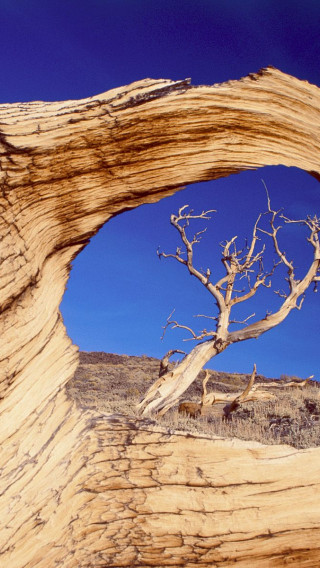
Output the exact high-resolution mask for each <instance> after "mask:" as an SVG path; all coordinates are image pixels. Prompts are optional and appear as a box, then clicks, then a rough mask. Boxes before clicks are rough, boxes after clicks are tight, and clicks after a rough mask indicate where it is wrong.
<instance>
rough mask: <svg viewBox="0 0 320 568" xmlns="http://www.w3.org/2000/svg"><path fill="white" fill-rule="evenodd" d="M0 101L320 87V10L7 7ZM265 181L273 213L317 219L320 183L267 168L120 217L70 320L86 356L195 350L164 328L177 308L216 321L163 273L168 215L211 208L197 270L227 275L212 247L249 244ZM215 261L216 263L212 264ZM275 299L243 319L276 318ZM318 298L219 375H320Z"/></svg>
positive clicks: (103, 237)
mask: <svg viewBox="0 0 320 568" xmlns="http://www.w3.org/2000/svg"><path fill="white" fill-rule="evenodd" d="M0 18H1V20H0V21H1V36H0V43H1V49H0V62H1V79H2V81H1V86H2V88H1V91H0V102H16V101H29V100H59V99H60V100H64V99H70V98H77V99H78V98H82V97H87V96H90V95H95V94H97V93H99V92H103V91H106V90H108V89H110V88H113V87H117V86H120V85H125V84H128V83H130V82H132V81H136V80H138V79H142V78H145V77H153V78H170V79H183V78H185V77H191V78H192V83H193V84H212V83H217V82H222V81H225V80H228V79H238V78H240V77H242V76H244V75H246V74H248V73H250V72H254V71H257V70H258V69H260V68H261V67H265V66H267V65H269V64H272V65H274V66H276V67H278V68H279V69H281V70H282V71H285V72H287V73H290V74H292V75H295V76H297V77H299V78H301V79H307V80H308V81H310V82H312V83H315V84H317V85H320V39H319V38H320V34H319V29H320V3H319V0H314V1H312V0H305V1H304V2H301V1H300V0H299V1H298V0H288V1H286V0H277V1H275V0H268V1H267V0H259V1H257V0H255V1H245V0H233V1H228V0H224V1H221V0H219V1H218V0H170V1H169V0H64V1H61V0H59V1H58V0H0ZM261 178H263V179H264V180H265V181H266V183H267V185H268V188H269V192H270V195H271V198H272V201H273V203H274V205H275V207H280V206H282V205H283V206H284V207H286V212H287V213H288V215H291V216H298V217H301V215H302V214H306V213H308V212H310V213H317V214H319V210H320V192H319V184H318V182H317V181H316V180H314V179H313V178H311V177H310V176H308V175H307V174H305V173H304V172H300V171H297V170H295V169H286V168H264V169H263V170H259V171H257V172H250V173H248V172H246V173H243V174H239V175H237V176H232V177H231V178H227V179H224V180H218V181H215V182H209V183H206V184H198V185H197V186H196V187H195V186H189V188H187V189H186V190H185V191H184V192H180V193H178V194H176V195H175V196H173V197H172V198H168V199H165V200H162V201H161V202H160V203H159V204H157V205H152V206H143V207H140V208H138V209H136V210H134V211H131V212H128V213H126V214H124V215H121V216H119V217H117V218H115V219H113V220H112V221H111V222H110V223H108V224H107V225H106V226H105V227H104V228H103V229H102V230H101V231H100V233H99V234H98V235H97V236H96V237H95V238H94V239H93V240H92V242H91V244H90V245H89V246H88V247H87V249H85V251H83V253H82V254H81V255H80V256H79V257H78V258H77V259H76V260H75V262H74V268H73V271H72V274H71V278H70V281H69V284H68V290H67V292H66V294H65V297H64V300H63V304H62V312H63V315H64V319H65V324H66V326H67V330H68V332H69V334H70V335H71V337H72V338H73V340H74V342H75V343H77V344H78V345H79V346H80V348H81V349H83V350H104V351H113V352H117V353H128V354H143V353H145V354H148V355H155V356H161V355H162V354H163V353H164V352H165V351H166V350H168V349H170V348H173V347H180V348H181V347H182V346H184V347H185V348H188V349H190V348H191V346H192V343H191V342H187V343H182V342H181V338H182V334H181V333H178V332H177V331H176V330H175V331H172V332H170V331H168V332H167V335H166V340H165V341H164V342H161V341H160V336H161V326H162V325H163V324H164V322H165V320H166V317H167V316H168V314H169V313H170V311H171V310H172V308H174V307H175V308H176V317H177V319H179V321H180V322H181V323H186V324H188V323H189V324H190V323H192V324H194V323H197V321H195V320H193V319H192V314H193V313H199V312H203V311H205V312H206V313H208V314H209V313H213V311H214V306H213V305H212V302H211V300H210V298H208V299H207V298H206V293H205V291H203V290H201V286H200V284H198V283H197V282H196V281H193V280H192V279H191V277H190V276H188V275H187V274H186V273H185V271H184V270H183V267H180V266H176V265H175V264H174V262H173V261H171V262H170V261H161V262H159V260H158V258H157V256H156V249H157V246H158V245H161V247H162V248H163V249H164V250H165V251H167V252H170V250H174V248H175V246H176V243H177V240H176V235H175V233H174V229H172V228H171V227H170V224H169V216H170V213H171V212H174V211H176V210H177V209H178V208H179V207H180V206H181V205H183V204H185V203H189V204H190V205H192V206H193V207H194V208H199V209H201V210H202V209H203V208H205V209H206V208H210V209H212V208H214V209H218V213H217V214H215V215H214V217H213V220H212V223H211V225H210V230H209V231H208V235H207V239H204V241H203V244H202V249H199V254H200V251H201V265H202V266H203V265H205V264H206V259H208V263H209V264H210V265H211V266H212V267H214V266H220V264H221V263H220V260H219V250H218V248H217V246H216V243H217V242H219V241H221V240H222V239H224V238H229V237H231V236H233V235H234V234H237V235H239V238H240V236H243V237H245V236H246V235H248V234H249V233H250V231H251V225H252V223H253V222H254V220H255V218H256V216H257V214H258V212H259V211H260V210H264V209H265V195H264V190H263V186H262V183H261ZM305 236H306V235H305V234H303V231H302V232H301V233H298V234H297V232H296V231H291V232H290V233H289V236H288V238H287V240H286V245H285V246H286V247H288V250H292V255H291V256H292V257H294V258H295V260H296V265H297V266H299V267H301V270H302V267H303V266H305V264H306V262H307V259H308V258H309V256H308V254H309V255H310V254H311V252H310V251H309V250H308V248H307V246H306V243H305ZM215 259H216V260H215ZM275 300H276V298H274V297H273V296H271V295H270V294H269V295H268V294H267V295H266V296H264V295H263V294H261V297H259V305H258V304H257V305H254V306H253V307H252V306H251V305H248V308H247V309H248V311H247V314H249V313H251V312H252V311H259V310H260V311H261V313H262V315H264V314H265V312H266V310H267V309H272V308H274V307H275ZM319 316H320V302H319V294H312V293H310V294H308V296H307V298H306V300H305V303H304V306H303V308H302V310H301V311H300V312H298V311H295V312H294V313H292V314H291V315H290V316H289V318H288V319H287V320H286V322H285V323H283V324H282V325H281V326H279V327H278V328H277V329H275V330H273V331H270V332H269V333H267V334H266V335H264V336H263V337H261V338H260V339H259V340H257V341H256V340H251V341H247V342H245V343H242V344H238V345H235V346H231V347H230V348H229V349H227V350H226V351H225V352H224V353H223V354H222V355H220V356H219V357H217V358H216V359H215V360H213V361H212V364H211V365H210V366H211V367H212V368H216V369H220V370H227V371H243V372H248V371H250V369H251V367H252V364H253V362H256V363H257V365H258V371H259V372H261V373H264V374H266V375H268V376H279V375H280V374H281V373H286V374H290V375H299V376H306V375H308V374H310V373H315V375H316V376H317V378H320V377H319V363H318V361H319V357H318V350H319V347H318V345H319V331H320V317H319Z"/></svg>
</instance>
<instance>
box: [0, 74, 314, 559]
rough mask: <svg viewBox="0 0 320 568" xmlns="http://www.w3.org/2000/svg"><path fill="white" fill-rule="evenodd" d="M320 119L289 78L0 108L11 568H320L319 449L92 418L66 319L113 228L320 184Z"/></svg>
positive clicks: (174, 86) (4, 531) (2, 357)
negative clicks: (224, 194)
mask: <svg viewBox="0 0 320 568" xmlns="http://www.w3.org/2000/svg"><path fill="white" fill-rule="evenodd" d="M319 108H320V93H319V89H318V88H317V87H315V86H312V85H310V84H308V83H306V82H302V81H299V80H297V79H295V78H293V77H290V76H288V75H285V74H283V73H281V72H280V71H277V70H275V69H272V68H269V69H267V70H264V71H262V72H260V73H258V74H256V75H250V76H249V77H246V78H244V79H242V80H241V81H232V82H229V83H225V84H222V85H215V86H212V87H210V86H209V87H192V86H191V85H190V83H189V81H176V82H173V81H164V80H159V81H156V80H145V81H140V82H138V83H134V84H132V85H130V86H128V87H123V88H119V89H114V90H112V91H109V92H107V93H104V94H102V95H98V96H95V97H90V98H88V99H84V100H81V101H65V102H49V103H45V102H33V103H20V104H8V105H1V106H0V116H1V119H0V129H1V130H0V158H1V169H0V183H1V194H0V234H1V241H0V247H1V251H0V252H1V275H0V305H1V316H0V341H1V351H0V371H1V373H0V377H1V383H0V396H1V403H0V437H1V443H0V448H1V461H0V464H1V465H0V467H1V477H0V495H1V501H0V511H1V519H2V526H1V528H0V535H1V538H0V559H1V560H0V563H1V565H3V566H10V567H11V568H22V567H23V568H34V567H37V568H48V566H49V567H51V566H56V565H60V566H63V567H64V568H65V567H66V568H72V567H77V568H78V567H80V568H81V567H89V566H90V567H93V566H95V567H96V566H109V565H110V566H115V565H116V566H118V567H120V566H141V567H143V566H150V565H157V566H161V565H163V566H165V565H168V564H170V565H176V566H178V565H181V562H182V561H183V562H185V563H186V562H187V563H188V566H190V567H192V566H196V565H197V566H199V565H200V566H201V565H202V566H212V565H217V566H227V565H228V564H229V563H230V561H232V562H233V561H235V559H237V562H238V564H239V566H248V565H250V566H255V562H256V565H258V566H259V567H263V566H271V565H280V564H279V562H281V561H282V560H283V562H284V561H285V560H284V559H285V558H286V559H288V558H289V560H290V561H291V564H292V566H301V565H302V564H303V565H304V566H315V565H316V564H317V563H319V560H320V552H319V545H318V542H319V512H318V504H317V501H316V499H315V495H316V489H317V484H318V483H319V473H320V471H319V465H318V464H319V450H318V449H313V450H310V451H307V452H297V451H294V450H292V449H288V448H286V447H277V448H264V447H260V446H257V445H256V444H254V443H250V444H247V445H246V444H243V443H240V442H235V441H233V442H228V441H209V440H203V439H199V440H197V439H193V438H191V437H184V436H169V435H168V434H166V433H164V432H160V431H159V430H157V431H155V430H154V428H153V427H152V426H150V425H148V423H145V422H141V421H136V422H132V421H131V422H130V421H129V422H128V421H126V420H125V419H124V418H122V419H119V421H118V420H117V419H116V418H114V417H113V418H112V417H99V416H97V415H96V414H95V413H93V412H89V411H86V412H84V411H81V410H80V409H78V408H76V407H75V405H74V404H73V403H72V401H70V400H67V398H66V394H65V391H64V388H63V387H64V385H65V383H66V382H67V381H68V380H69V379H70V378H71V377H72V375H73V373H74V370H75V368H76V365H77V360H78V358H77V349H76V347H75V346H73V345H72V344H71V341H70V339H69V338H68V337H67V335H66V332H65V328H64V325H63V322H62V318H61V315H60V312H59V305H60V302H61V299H62V296H63V292H64V289H65V286H66V282H67V279H68V275H69V271H70V266H71V262H72V260H73V258H74V257H75V256H76V255H77V254H78V253H79V252H80V251H81V250H82V249H83V247H84V246H85V245H86V244H87V243H88V241H89V239H90V238H91V237H92V236H93V235H94V234H95V233H96V232H97V231H98V229H99V228H100V227H101V226H102V224H103V223H105V222H106V221H107V220H108V219H110V218H111V217H113V216H115V215H117V214H119V213H121V212H123V211H126V210H128V209H131V208H134V207H136V206H138V205H141V204H142V203H153V202H155V201H158V200H159V199H161V198H162V197H165V196H167V195H170V194H172V193H174V192H175V191H177V190H178V189H179V188H180V187H182V186H183V185H186V184H190V183H193V182H198V181H205V180H209V179H215V178H219V177H221V176H227V175H229V174H232V173H237V172H239V171H242V170H246V169H254V168H258V167H261V166H264V165H277V164H283V165H286V166H295V167H298V168H302V169H304V170H306V171H307V172H309V173H311V174H312V175H315V176H316V177H317V178H319V175H320V158H319V156H320V153H319V134H320V132H319V130H320V111H319ZM265 464H267V467H265ZM289 466H291V467H290V471H289V469H288V467H289ZM293 504H294V506H293ZM289 508H290V518H288V516H287V514H286V510H289ZM281 559H282V560H281Z"/></svg>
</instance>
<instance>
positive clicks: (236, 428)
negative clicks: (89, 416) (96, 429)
mask: <svg viewBox="0 0 320 568" xmlns="http://www.w3.org/2000/svg"><path fill="white" fill-rule="evenodd" d="M159 365H160V361H159V360H158V359H156V358H153V357H148V356H146V355H144V356H142V357H137V356H128V355H116V354H112V353H102V352H97V353H95V352H90V353H89V352H81V353H80V364H79V367H78V369H77V371H76V373H75V376H74V377H73V379H72V380H71V381H70V382H69V383H68V385H67V390H68V393H69V396H71V397H72V398H74V399H75V400H76V401H77V403H78V404H79V405H80V406H81V407H83V408H95V409H96V410H97V411H99V412H106V413H113V414H114V413H121V414H126V415H129V416H136V415H137V410H136V404H137V403H138V402H139V400H140V398H141V397H142V396H143V394H144V393H145V392H146V390H147V389H148V387H149V386H150V384H151V383H152V382H154V381H155V380H156V379H157V378H158V374H159ZM203 376H204V374H202V373H200V376H199V377H198V379H197V380H196V381H195V382H194V383H193V384H192V385H191V386H190V387H189V389H188V390H187V391H186V392H185V395H184V397H183V400H190V401H199V399H200V396H201V393H202V378H203ZM289 379H290V380H292V379H294V378H293V377H286V376H282V377H281V378H280V381H282V382H286V381H288V380H289ZM248 380H249V375H245V374H240V373H239V374H238V373H232V374H228V373H222V372H217V371H211V377H210V381H209V383H208V385H207V387H208V391H209V392H210V390H217V391H221V392H239V391H241V390H243V389H244V387H245V385H246V384H247V382H248ZM268 380H270V379H267V378H266V377H263V376H262V375H258V376H257V378H256V382H257V383H258V382H266V381H268ZM273 380H274V379H273ZM319 386H320V385H319V383H317V382H315V381H312V382H310V383H309V384H308V385H307V386H306V387H304V388H303V389H300V388H294V389H290V387H288V388H287V389H285V390H284V391H282V389H281V392H279V389H274V391H273V392H276V394H277V399H276V400H275V401H269V402H265V403H262V402H261V403H258V402H255V403H250V402H248V403H245V404H243V405H242V407H241V408H239V409H238V410H237V411H236V412H234V413H233V416H232V420H230V421H228V422H226V421H224V420H223V419H222V412H221V408H222V407H221V406H219V405H217V408H216V409H215V410H216V412H215V413H214V414H213V415H212V416H210V417H209V418H200V419H196V420H195V419H192V418H187V417H183V416H181V415H180V414H179V413H178V411H177V409H176V408H175V409H172V410H171V411H170V412H168V413H167V414H166V415H165V416H164V417H162V418H161V419H159V421H160V422H161V424H162V425H163V426H165V427H167V428H168V429H169V430H170V431H171V430H177V429H178V430H187V431H189V432H196V433H199V434H205V435H209V436H216V435H219V436H223V437H237V438H242V439H246V440H250V439H253V440H257V441H260V442H263V443H267V444H278V443H286V444H290V445H292V446H294V447H296V448H307V447H313V446H320V388H319Z"/></svg>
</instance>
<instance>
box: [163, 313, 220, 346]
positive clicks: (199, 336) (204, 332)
mask: <svg viewBox="0 0 320 568" xmlns="http://www.w3.org/2000/svg"><path fill="white" fill-rule="evenodd" d="M174 312H175V310H173V311H172V312H171V314H170V315H169V317H168V318H167V323H166V325H164V326H163V328H162V329H163V330H164V331H163V334H162V336H161V340H163V339H164V336H165V333H166V330H167V329H168V327H169V326H170V325H171V326H172V329H176V328H179V329H185V330H186V331H188V332H189V333H191V335H192V337H190V338H187V339H183V341H190V340H197V341H201V339H204V338H205V337H215V336H216V335H217V334H216V332H215V331H207V330H206V329H203V330H202V331H200V334H196V333H195V332H194V331H193V329H191V327H188V326H187V325H183V324H180V323H178V322H177V321H176V320H173V319H171V316H172V315H173V314H174Z"/></svg>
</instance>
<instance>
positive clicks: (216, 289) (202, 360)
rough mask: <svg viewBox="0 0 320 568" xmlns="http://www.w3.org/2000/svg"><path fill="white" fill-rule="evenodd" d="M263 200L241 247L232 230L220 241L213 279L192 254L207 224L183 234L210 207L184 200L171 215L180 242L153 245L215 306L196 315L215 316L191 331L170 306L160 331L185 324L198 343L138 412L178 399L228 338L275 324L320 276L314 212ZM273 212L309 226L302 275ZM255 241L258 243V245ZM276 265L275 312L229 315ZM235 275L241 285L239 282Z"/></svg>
mask: <svg viewBox="0 0 320 568" xmlns="http://www.w3.org/2000/svg"><path fill="white" fill-rule="evenodd" d="M267 203H268V209H267V211H266V212H265V213H261V214H260V215H259V216H258V218H257V220H256V222H255V224H254V227H253V231H252V237H251V239H250V242H247V243H246V244H245V246H244V247H242V248H238V246H237V237H236V236H235V237H233V238H232V239H230V240H227V241H224V242H223V243H221V247H222V258H221V260H222V264H223V267H224V274H223V276H222V277H221V278H220V279H218V280H217V281H216V282H213V281H212V279H211V270H210V268H207V269H206V270H205V271H203V270H199V269H198V268H196V266H195V263H194V258H193V256H194V255H193V252H194V246H195V245H196V244H197V243H199V242H200V239H201V237H202V235H203V233H204V232H205V230H206V229H204V230H202V231H199V232H197V233H195V234H194V235H193V237H191V238H190V237H189V236H188V234H187V232H188V229H189V226H190V222H191V221H193V220H208V219H210V213H212V212H213V210H210V211H203V212H202V213H200V214H195V213H194V212H193V211H192V210H190V209H189V208H188V205H184V206H183V207H181V208H180V209H179V212H178V214H177V215H171V219H170V221H171V224H172V225H173V226H174V227H175V229H176V230H177V231H178V233H179V235H180V238H181V241H182V245H181V246H178V247H177V249H176V252H175V253H164V252H159V251H158V254H159V256H160V258H162V257H163V258H173V259H174V260H176V261H177V262H179V263H180V264H182V265H183V266H185V267H186V268H187V270H188V271H189V273H190V274H191V275H192V276H194V277H195V278H196V279H197V280H198V281H199V282H200V283H201V284H202V285H203V286H204V287H205V288H206V290H207V291H208V293H209V294H210V295H211V296H212V297H213V299H214V301H215V304H216V305H217V308H218V314H217V315H210V316H206V315H200V314H199V315H198V316H197V317H202V318H207V319H208V320H210V321H211V322H214V327H213V329H211V330H207V329H206V328H205V329H202V330H201V331H200V332H195V331H194V330H193V329H192V328H191V327H189V326H186V325H182V324H180V323H179V322H178V321H177V320H175V319H173V312H172V313H171V314H170V316H169V318H168V319H167V323H166V325H165V326H164V332H165V331H166V329H167V328H168V327H171V328H180V329H184V330H186V331H187V332H188V333H189V334H190V336H191V337H190V338H189V339H191V340H196V341H197V342H198V343H197V345H196V346H195V347H194V348H193V349H192V350H191V352H190V353H189V354H188V355H186V356H185V357H184V359H183V360H182V361H181V363H180V365H178V366H177V367H176V368H175V369H174V370H173V371H171V372H170V373H167V374H166V375H163V376H162V377H161V378H160V379H158V380H157V381H156V382H155V383H154V384H153V385H152V386H151V387H150V388H149V390H148V391H147V393H146V395H145V397H144V398H143V400H142V401H141V403H140V404H139V408H140V410H141V412H142V414H150V413H158V414H159V415H162V414H164V413H165V412H166V411H167V410H169V408H171V407H172V406H173V405H174V404H175V403H176V402H177V401H178V399H179V398H180V397H181V395H182V394H183V393H184V391H185V390H186V389H187V388H188V386H189V385H190V384H191V383H192V382H193V381H194V380H195V379H196V377H197V375H198V373H199V372H200V370H201V369H202V368H203V366H204V365H205V364H206V363H207V362H208V361H209V360H210V359H212V357H215V356H216V355H218V354H219V353H221V352H222V351H224V350H225V349H226V348H227V347H228V346H229V345H231V344H233V343H237V342H239V341H244V340H246V339H252V338H258V337H259V336H260V335H262V334H263V333H265V332H266V331H269V330H270V329H272V328H273V327H275V326H277V325H279V324H280V323H281V322H282V321H283V320H284V319H285V318H286V317H287V316H288V314H289V313H290V312H291V311H292V310H293V309H300V308H301V306H302V303H303V300H304V296H305V292H306V290H307V289H308V287H309V286H310V284H311V283H315V285H316V284H317V282H318V281H319V280H320V275H319V265H320V244H319V231H320V219H319V218H318V217H317V216H314V217H311V216H308V217H307V218H306V219H300V220H292V219H289V218H287V217H285V216H284V215H283V213H281V210H280V211H275V210H274V209H272V207H271V203H270V199H269V195H268V192H267ZM277 218H280V219H281V220H282V221H283V223H284V224H292V223H296V224H298V225H302V226H304V227H305V228H306V229H307V231H308V238H307V240H308V242H309V244H310V246H311V248H312V249H313V255H312V259H311V262H310V266H309V267H308V269H307V271H306V273H305V275H304V276H303V278H301V279H300V278H297V277H296V275H295V269H294V265H293V261H291V260H289V259H288V256H287V254H286V253H285V252H284V251H283V250H282V249H281V247H280V244H279V239H278V233H279V231H280V229H281V226H280V225H278V226H277V225H276V220H277ZM263 221H266V222H267V225H265V224H263ZM262 237H264V238H265V237H266V238H267V239H269V240H271V242H272V243H273V247H274V251H275V255H276V259H275V260H274V262H273V266H272V267H271V268H270V270H265V269H264V263H263V260H264V252H265V244H264V245H262V246H261V238H262ZM259 245H260V248H258V246H259ZM280 265H281V266H283V267H284V268H285V269H286V272H287V278H286V281H287V285H288V290H287V291H286V292H284V291H275V293H276V294H277V295H278V296H279V298H280V300H281V304H280V306H279V308H278V310H277V311H276V312H274V313H270V312H267V314H266V316H265V317H264V318H262V319H258V320H257V321H255V322H253V323H250V324H247V323H248V321H249V320H251V319H252V318H253V317H254V315H255V314H252V315H249V316H248V317H246V318H245V319H244V320H242V321H237V320H235V319H232V318H231V312H232V309H233V308H234V307H235V306H237V305H239V304H240V303H243V302H246V301H247V300H250V298H252V297H253V296H254V295H255V294H256V293H257V291H258V290H259V289H260V288H261V287H266V288H270V287H271V283H272V276H273V274H274V272H275V270H276V268H277V267H278V266H280ZM240 280H241V282H240V284H241V289H239V288H238V286H239V281H240ZM243 283H244V284H243ZM234 323H237V324H244V325H245V327H243V328H241V329H239V330H237V331H229V327H230V325H231V324H234Z"/></svg>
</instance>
